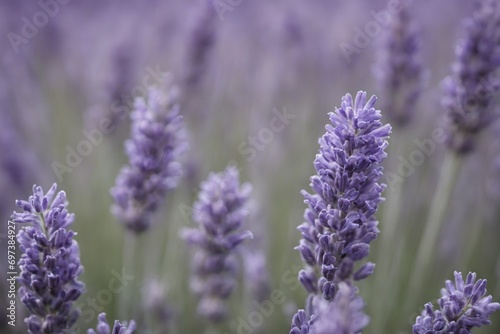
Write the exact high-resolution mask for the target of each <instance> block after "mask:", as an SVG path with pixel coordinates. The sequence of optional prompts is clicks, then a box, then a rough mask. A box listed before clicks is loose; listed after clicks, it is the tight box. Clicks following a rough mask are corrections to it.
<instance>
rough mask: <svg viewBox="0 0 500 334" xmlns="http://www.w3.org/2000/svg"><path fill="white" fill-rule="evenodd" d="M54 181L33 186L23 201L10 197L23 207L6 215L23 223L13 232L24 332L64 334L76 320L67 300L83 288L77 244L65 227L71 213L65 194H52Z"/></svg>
mask: <svg viewBox="0 0 500 334" xmlns="http://www.w3.org/2000/svg"><path fill="white" fill-rule="evenodd" d="M56 189H57V185H56V184H54V185H53V186H52V187H51V188H50V189H49V191H48V192H47V193H46V194H44V192H43V190H42V188H41V187H39V186H36V185H34V186H33V195H32V196H30V197H29V200H28V201H22V200H21V201H19V200H18V201H16V205H17V206H18V207H20V208H21V209H22V210H23V212H22V213H18V212H14V213H13V214H12V220H13V221H14V222H16V223H26V224H29V226H23V228H22V229H21V230H20V231H19V233H18V235H17V241H18V242H19V244H20V249H21V252H22V255H21V259H20V260H19V268H20V270H21V274H20V276H19V277H18V281H19V282H20V283H21V287H20V289H19V294H20V297H21V301H22V303H23V304H24V305H26V307H27V308H28V310H29V312H30V313H31V315H30V316H29V317H28V318H26V319H25V320H24V321H25V322H26V324H27V327H28V331H29V332H30V333H63V332H64V333H66V332H67V331H69V329H71V327H72V326H73V325H74V324H75V322H76V321H77V319H78V317H79V315H80V311H79V310H77V309H74V308H73V303H74V302H75V301H76V300H77V299H78V297H80V295H81V294H82V293H83V291H84V289H85V288H84V284H83V283H82V282H81V281H78V277H79V276H80V274H81V273H82V272H83V267H82V265H81V264H80V249H79V247H78V244H77V242H76V241H75V240H73V236H75V235H76V233H75V232H73V231H71V230H68V229H67V228H68V227H69V226H70V225H71V224H72V223H73V220H74V215H73V214H72V213H71V214H70V213H69V212H68V210H67V209H66V206H67V205H68V201H67V200H66V194H65V192H64V191H60V192H58V193H57V194H56Z"/></svg>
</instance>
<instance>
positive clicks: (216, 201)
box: [182, 166, 252, 322]
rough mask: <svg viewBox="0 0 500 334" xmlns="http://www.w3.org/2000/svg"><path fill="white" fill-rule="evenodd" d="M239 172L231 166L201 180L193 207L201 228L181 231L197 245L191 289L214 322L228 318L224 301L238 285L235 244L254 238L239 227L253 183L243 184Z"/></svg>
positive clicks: (201, 310) (204, 314) (245, 215)
mask: <svg viewBox="0 0 500 334" xmlns="http://www.w3.org/2000/svg"><path fill="white" fill-rule="evenodd" d="M238 174H239V173H238V169H237V168H236V167H233V166H230V167H227V168H226V170H225V171H224V172H222V173H218V174H213V173H212V174H210V175H209V177H208V179H207V180H206V181H204V182H202V184H201V191H200V194H199V195H198V199H197V201H196V202H195V203H194V206H193V220H194V221H195V222H197V223H198V224H199V228H197V229H185V230H183V231H182V237H183V238H184V239H185V240H186V241H187V242H188V243H189V244H192V245H194V246H197V247H198V252H197V253H196V254H195V257H194V261H193V262H194V263H193V267H194V277H193V279H192V280H191V288H192V290H193V291H194V293H195V294H197V295H198V296H199V297H200V302H199V304H198V313H199V314H201V315H202V316H204V317H206V318H208V319H209V320H210V321H213V322H217V321H223V320H224V319H226V317H227V313H228V310H227V307H226V305H225V300H226V299H228V298H229V296H230V295H231V293H232V291H233V290H234V288H235V285H236V279H235V276H236V271H237V261H236V258H235V255H236V254H235V251H236V247H237V246H238V245H239V244H240V243H241V242H242V241H244V240H245V239H247V238H251V237H252V233H251V232H250V231H241V229H240V228H241V226H242V224H243V221H244V220H245V218H246V217H247V216H248V211H247V205H248V199H249V195H250V191H251V186H250V184H248V183H245V184H243V185H241V186H240V182H239V176H238Z"/></svg>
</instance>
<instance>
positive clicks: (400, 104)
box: [375, 5, 422, 126]
mask: <svg viewBox="0 0 500 334" xmlns="http://www.w3.org/2000/svg"><path fill="white" fill-rule="evenodd" d="M383 37H384V38H383V40H382V45H381V46H380V48H379V50H378V57H377V63H376V64H375V76H376V78H377V79H378V82H379V84H380V87H381V89H382V96H383V101H385V104H384V106H383V109H384V111H385V112H386V115H387V116H388V117H389V119H390V121H391V122H395V123H396V124H397V125H399V126H404V125H407V124H408V122H409V121H410V119H411V116H412V114H413V112H414V109H415V105H416V102H417V100H418V97H419V96H420V94H421V92H422V63H421V59H420V45H419V44H420V43H419V39H420V36H419V33H418V31H417V29H416V27H415V22H414V21H413V20H412V15H411V14H410V12H409V8H408V5H402V7H401V9H400V10H399V11H398V14H397V15H395V17H394V18H393V19H392V20H391V23H390V25H389V27H388V30H387V32H386V34H385V35H384V36H383Z"/></svg>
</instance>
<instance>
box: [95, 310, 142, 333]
mask: <svg viewBox="0 0 500 334" xmlns="http://www.w3.org/2000/svg"><path fill="white" fill-rule="evenodd" d="M98 319H99V321H98V322H97V327H96V330H95V331H94V330H93V329H89V330H88V331H87V334H132V333H133V332H134V331H135V322H134V320H132V321H130V323H129V324H128V325H127V323H125V324H121V323H120V322H119V321H118V320H115V324H114V325H113V329H111V327H110V326H109V324H108V321H107V320H106V313H101V314H99V316H98Z"/></svg>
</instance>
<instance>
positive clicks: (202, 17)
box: [184, 1, 217, 93]
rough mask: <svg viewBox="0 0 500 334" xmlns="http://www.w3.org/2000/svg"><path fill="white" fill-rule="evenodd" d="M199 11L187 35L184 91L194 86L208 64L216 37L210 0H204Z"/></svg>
mask: <svg viewBox="0 0 500 334" xmlns="http://www.w3.org/2000/svg"><path fill="white" fill-rule="evenodd" d="M201 6H202V8H201V13H200V14H199V17H198V19H197V21H196V24H195V26H194V27H193V30H192V31H191V34H190V36H189V40H188V45H187V54H186V58H187V62H186V74H185V78H184V80H185V82H184V85H185V86H184V88H185V89H184V92H186V93H189V91H190V90H191V89H193V88H195V87H196V86H197V85H198V83H199V82H200V81H201V79H202V77H203V75H204V74H205V72H206V68H207V66H208V57H209V55H210V52H211V51H212V49H213V46H214V44H215V40H216V37H217V33H216V32H217V22H216V15H215V14H216V11H215V10H214V8H213V4H212V3H211V1H204V3H203V4H202V5H201Z"/></svg>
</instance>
